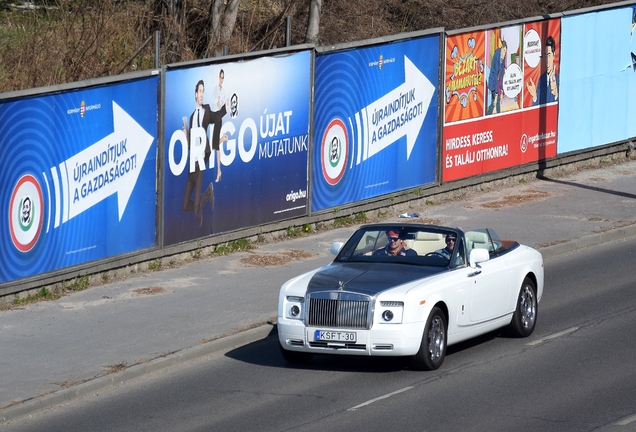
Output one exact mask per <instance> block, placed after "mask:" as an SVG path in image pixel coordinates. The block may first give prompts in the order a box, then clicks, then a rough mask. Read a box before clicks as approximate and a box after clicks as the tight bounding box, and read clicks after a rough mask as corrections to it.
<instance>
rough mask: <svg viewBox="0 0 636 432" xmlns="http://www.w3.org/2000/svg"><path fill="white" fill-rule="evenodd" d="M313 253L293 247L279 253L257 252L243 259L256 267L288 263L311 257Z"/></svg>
mask: <svg viewBox="0 0 636 432" xmlns="http://www.w3.org/2000/svg"><path fill="white" fill-rule="evenodd" d="M311 256H312V255H311V254H310V253H309V252H305V251H301V250H297V249H292V250H289V251H286V252H281V253H277V254H263V255H261V254H256V253H251V254H250V256H248V257H246V258H243V259H241V262H242V263H243V264H247V265H252V266H256V267H270V266H279V265H283V264H287V263H288V262H290V261H299V260H303V259H306V258H310V257H311Z"/></svg>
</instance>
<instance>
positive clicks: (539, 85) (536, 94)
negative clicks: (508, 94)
mask: <svg viewBox="0 0 636 432" xmlns="http://www.w3.org/2000/svg"><path fill="white" fill-rule="evenodd" d="M555 56H556V41H555V40H554V37H552V36H548V37H547V38H546V40H545V44H544V46H543V55H542V56H541V57H542V58H545V67H546V70H545V72H544V73H542V74H541V76H540V77H539V81H537V82H536V83H535V82H534V80H533V79H532V77H529V78H528V81H527V82H526V88H527V90H528V93H529V94H530V96H531V98H532V105H533V106H534V105H543V104H546V103H551V102H556V101H557V100H558V99H559V74H558V73H557V71H556V66H555V62H554V57H555Z"/></svg>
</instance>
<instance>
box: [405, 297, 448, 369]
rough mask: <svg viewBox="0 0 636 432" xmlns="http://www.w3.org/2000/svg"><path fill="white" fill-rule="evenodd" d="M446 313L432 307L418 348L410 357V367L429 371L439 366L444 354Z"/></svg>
mask: <svg viewBox="0 0 636 432" xmlns="http://www.w3.org/2000/svg"><path fill="white" fill-rule="evenodd" d="M446 330H447V323H446V315H444V312H442V310H441V309H440V308H438V307H434V308H433V310H432V311H431V314H430V315H429V317H428V320H427V321H426V327H424V334H423V335H422V343H421V344H420V349H419V351H418V352H417V354H415V355H414V356H413V357H412V358H411V367H413V369H417V370H426V371H431V370H435V369H437V368H439V367H440V366H441V365H442V362H443V361H444V356H445V355H446Z"/></svg>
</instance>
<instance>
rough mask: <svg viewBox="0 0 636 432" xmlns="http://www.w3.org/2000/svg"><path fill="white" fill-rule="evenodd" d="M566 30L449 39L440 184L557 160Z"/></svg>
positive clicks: (554, 26) (552, 25) (525, 29)
mask: <svg viewBox="0 0 636 432" xmlns="http://www.w3.org/2000/svg"><path fill="white" fill-rule="evenodd" d="M560 30H561V25H560V20H558V19H554V20H547V21H539V22H533V23H529V24H525V25H514V26H508V27H502V28H497V29H489V30H485V31H482V32H472V33H465V34H461V35H455V36H452V37H449V38H448V39H447V45H446V73H445V80H446V81H445V117H444V120H445V125H444V131H443V143H442V157H443V163H442V181H444V182H447V181H452V180H458V179H462V178H466V177H471V176H475V175H479V174H483V173H487V172H491V171H495V170H500V169H505V168H511V167H514V166H517V165H522V164H526V163H530V162H536V161H538V160H543V159H546V158H551V157H554V156H556V144H557V116H558V87H559V77H558V66H559V45H560ZM473 66H474V67H473ZM473 84H477V86H476V88H473V87H472V85H473Z"/></svg>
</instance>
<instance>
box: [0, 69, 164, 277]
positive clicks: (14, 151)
mask: <svg viewBox="0 0 636 432" xmlns="http://www.w3.org/2000/svg"><path fill="white" fill-rule="evenodd" d="M158 86H159V78H158V77H156V76H154V77H149V78H143V79H137V80H132V81H127V82H121V83H115V84H108V85H101V86H98V87H92V88H86V89H79V90H74V91H68V92H64V93H58V94H47V95H41V96H33V97H28V98H23V99H18V100H8V101H5V102H0V160H2V161H3V163H4V167H3V170H2V174H1V175H0V178H1V179H2V181H1V182H0V206H1V207H2V209H3V211H2V213H1V214H2V215H3V217H2V218H0V220H1V221H2V222H1V223H0V249H1V252H0V255H1V256H2V260H1V261H0V282H8V281H12V280H15V279H20V278H24V277H28V276H33V275H37V274H40V273H45V272H49V271H53V270H58V269H62V268H65V267H69V266H72V265H76V264H81V263H85V262H88V261H93V260H97V259H101V258H105V257H110V256H115V255H120V254H123V253H126V252H131V251H135V250H138V249H142V248H146V247H150V246H153V245H155V223H156V222H155V219H156V217H155V214H156V192H157V189H156V176H157V168H156V157H157V140H156V136H157V116H158V97H157V95H158ZM140 101H143V103H140Z"/></svg>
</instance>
